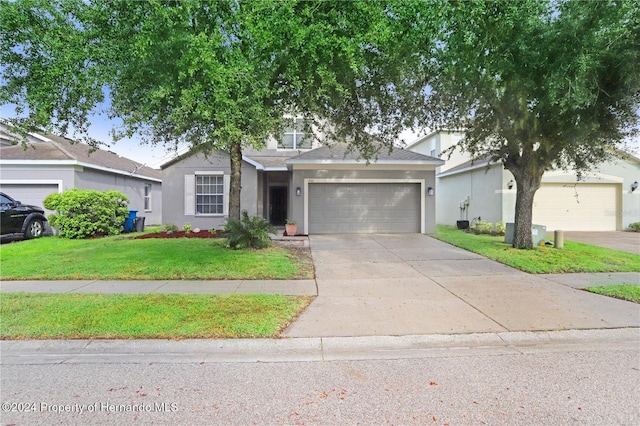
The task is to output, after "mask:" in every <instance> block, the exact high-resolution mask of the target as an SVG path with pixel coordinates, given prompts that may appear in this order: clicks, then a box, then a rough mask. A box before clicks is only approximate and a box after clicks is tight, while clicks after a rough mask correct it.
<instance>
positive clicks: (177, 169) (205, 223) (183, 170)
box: [162, 153, 258, 229]
mask: <svg viewBox="0 0 640 426" xmlns="http://www.w3.org/2000/svg"><path fill="white" fill-rule="evenodd" d="M197 171H215V172H223V173H224V175H226V176H229V175H230V173H231V166H230V163H229V156H228V155H227V154H224V153H215V154H211V155H210V156H209V157H205V156H204V155H203V154H200V153H198V154H194V155H191V156H188V157H186V158H183V159H181V160H177V161H175V162H174V163H171V164H169V165H168V166H166V167H165V168H163V170H162V183H163V196H162V202H163V204H162V224H163V225H166V224H173V225H176V226H178V227H179V228H182V226H183V225H184V224H185V223H190V224H191V226H192V227H193V228H200V229H212V228H216V229H219V228H221V227H222V226H223V225H224V223H225V222H226V219H227V218H226V217H225V216H224V215H216V216H200V215H185V175H187V174H190V175H193V174H195V173H196V172H197ZM241 179H242V180H241V185H242V190H241V195H240V208H241V209H242V210H247V212H248V213H249V215H251V216H254V215H256V214H257V213H258V198H257V194H258V173H257V170H256V169H255V167H254V166H252V165H250V164H249V163H246V162H243V163H242V178H241ZM228 196H229V195H228V193H225V198H224V203H225V204H226V205H228V203H229V198H228Z"/></svg>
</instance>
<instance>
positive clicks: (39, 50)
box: [0, 0, 640, 248]
mask: <svg viewBox="0 0 640 426" xmlns="http://www.w3.org/2000/svg"><path fill="white" fill-rule="evenodd" d="M638 9H639V8H638V3H637V1H635V0H610V1H599V2H584V1H570V0H542V1H541V0H521V1H511V0H475V1H473V2H467V1H460V2H458V1H444V0H441V1H430V2H424V1H406V0H387V1H349V2H340V1H321V0H316V1H277V0H263V1H237V0H217V1H206V0H183V1H179V2H175V1H168V0H167V1H165V0H149V1H137V2H134V1H128V0H114V1H110V2H103V1H100V0H53V1H52V0H16V1H11V2H9V1H2V2H1V3H0V20H1V21H2V23H3V24H2V27H1V28H0V36H1V37H0V63H1V64H2V85H1V86H0V102H2V103H13V104H16V105H17V106H18V108H17V112H18V114H19V115H20V116H22V118H23V120H22V124H23V125H24V128H26V129H29V128H33V127H41V128H42V127H44V128H50V129H54V130H57V131H58V133H62V134H65V133H67V131H68V130H69V128H70V127H71V128H73V129H74V130H75V131H77V132H80V133H83V132H84V133H85V134H86V131H87V129H88V125H89V122H88V117H89V116H90V114H91V113H92V112H94V111H95V108H96V107H97V106H99V105H100V104H101V103H102V102H103V101H105V100H107V99H108V100H109V101H110V102H109V105H110V107H109V111H108V112H109V114H110V115H111V116H112V117H119V118H121V119H122V120H123V126H122V127H121V128H120V129H119V131H120V134H121V135H132V134H133V133H140V134H142V135H143V136H144V137H145V139H146V140H147V141H149V142H151V143H163V144H176V143H179V142H187V143H188V144H189V145H190V146H191V147H192V148H194V149H201V150H203V151H204V152H209V151H212V150H220V149H222V150H225V151H227V152H229V154H230V157H231V170H232V175H231V194H230V195H231V196H230V216H231V217H232V218H236V219H238V218H239V217H240V204H239V203H240V164H241V156H242V150H243V149H244V148H245V147H248V146H253V147H256V148H259V147H261V146H262V145H263V144H264V141H265V139H266V138H267V137H269V136H277V135H278V134H280V133H281V132H282V130H283V128H284V125H285V121H284V120H283V117H285V116H298V115H303V116H305V118H307V119H309V121H312V122H314V124H315V126H316V127H318V126H319V127H321V133H322V134H324V135H325V136H326V137H328V138H329V140H340V141H346V142H348V143H349V144H350V146H351V148H352V149H357V150H358V151H359V152H360V153H361V154H362V155H363V157H365V158H370V157H373V156H375V155H376V153H377V152H378V151H379V150H380V149H384V148H388V149H391V148H392V147H393V145H394V143H395V142H396V139H397V136H398V134H399V133H400V132H401V131H402V130H403V129H405V128H407V127H413V128H415V129H424V128H429V129H440V128H450V129H451V128H455V129H461V130H464V131H465V134H466V136H465V138H464V139H463V140H462V142H461V143H460V146H459V147H460V148H461V149H463V150H465V151H467V152H469V153H470V154H471V155H472V156H473V157H474V158H485V157H486V156H490V157H491V158H492V159H494V160H495V161H500V162H502V164H504V167H505V168H507V169H508V170H509V171H511V172H512V173H513V175H514V176H515V179H516V183H517V201H516V215H515V217H516V224H515V237H514V246H516V247H520V248H530V247H531V246H532V241H531V233H530V226H531V218H532V209H533V197H534V195H535V192H536V190H537V189H538V188H539V186H540V182H541V177H542V174H543V173H544V172H545V171H546V170H549V169H551V168H554V167H559V168H566V169H574V170H577V171H578V172H581V171H584V170H587V169H589V168H590V167H592V166H593V165H594V164H597V163H598V162H601V161H603V160H604V159H606V158H607V156H608V155H609V153H610V148H611V147H615V146H618V145H619V144H620V142H621V141H622V140H623V139H624V138H625V137H627V136H629V135H631V134H633V133H634V132H635V131H636V130H637V124H638V108H639V107H640V83H639V82H640V77H639V75H640V67H639V66H638V65H639V64H640V60H639V59H640V58H639V55H640V13H639V12H640V11H639V10H638Z"/></svg>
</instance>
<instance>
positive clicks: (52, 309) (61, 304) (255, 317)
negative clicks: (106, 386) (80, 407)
mask: <svg viewBox="0 0 640 426" xmlns="http://www.w3.org/2000/svg"><path fill="white" fill-rule="evenodd" d="M311 299H312V298H311V297H292V296H280V295H178V294H147V295H131V294H118V295H106V294H45V293H30V294H27V293H4V294H3V295H2V297H1V298H0V307H1V311H2V317H1V318H0V338H1V339H36V338H37V339H144V338H153V339H155V338H159V339H160V338H162V339H165V338H166V339H183V338H253V337H277V336H278V335H279V333H280V332H281V330H283V329H284V328H285V327H286V326H287V325H288V324H289V323H290V322H291V321H292V320H293V319H294V318H296V317H297V315H299V313H300V312H301V311H302V310H303V309H304V308H305V307H306V306H307V305H308V304H309V303H310V301H311Z"/></svg>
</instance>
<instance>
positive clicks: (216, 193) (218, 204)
mask: <svg viewBox="0 0 640 426" xmlns="http://www.w3.org/2000/svg"><path fill="white" fill-rule="evenodd" d="M195 195H196V214H197V215H199V214H200V215H214V214H223V213H224V179H223V176H222V175H208V176H207V175H204V176H196V194H195Z"/></svg>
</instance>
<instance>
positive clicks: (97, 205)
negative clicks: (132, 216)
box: [43, 189, 129, 239]
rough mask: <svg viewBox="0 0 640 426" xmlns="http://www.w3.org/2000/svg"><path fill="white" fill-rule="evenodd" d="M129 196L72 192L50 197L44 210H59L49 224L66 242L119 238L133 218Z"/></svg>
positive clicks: (46, 200)
mask: <svg viewBox="0 0 640 426" xmlns="http://www.w3.org/2000/svg"><path fill="white" fill-rule="evenodd" d="M128 203H129V200H128V198H127V196H126V195H124V194H123V193H121V192H119V191H113V190H109V191H96V190H92V189H71V190H69V191H65V192H63V193H62V194H50V195H48V196H47V198H45V199H44V203H43V204H44V207H46V208H47V209H49V210H55V211H56V213H54V214H51V215H49V218H48V219H49V223H50V224H51V226H53V227H54V228H57V229H58V232H59V233H60V236H61V237H63V238H70V239H73V238H87V237H93V236H105V235H117V234H119V233H120V232H122V229H123V224H124V222H125V220H126V219H127V217H128V216H129V208H128V207H127V204H128Z"/></svg>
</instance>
